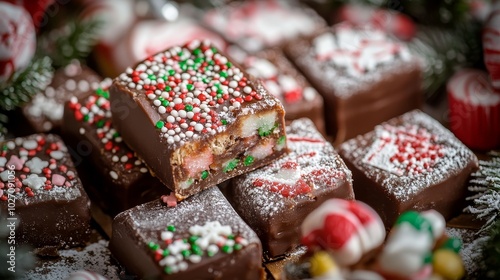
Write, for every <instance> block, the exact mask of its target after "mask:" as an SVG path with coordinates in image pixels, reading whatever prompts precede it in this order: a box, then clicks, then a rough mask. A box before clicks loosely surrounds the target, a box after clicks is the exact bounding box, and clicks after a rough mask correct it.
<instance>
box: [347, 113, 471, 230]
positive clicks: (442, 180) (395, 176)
mask: <svg viewBox="0 0 500 280" xmlns="http://www.w3.org/2000/svg"><path fill="white" fill-rule="evenodd" d="M339 154H340V155H341V156H342V158H343V159H344V160H345V162H346V164H347V166H348V167H349V169H350V170H351V171H352V174H353V180H354V193H355V194H356V199H358V200H361V201H364V202H366V203H368V204H369V205H370V206H372V207H373V208H374V209H375V210H376V211H377V212H378V213H379V214H380V216H381V217H382V220H383V221H384V223H385V225H386V227H390V226H391V225H392V224H393V223H394V221H395V220H396V218H397V217H398V215H400V214H401V213H402V212H404V211H406V210H417V211H424V210H428V209H435V210H437V211H439V212H440V213H441V214H442V215H443V216H444V217H445V218H446V219H449V218H451V217H452V216H453V215H454V214H457V213H459V212H460V211H461V209H463V206H464V204H465V197H466V195H467V187H466V184H467V180H468V178H469V175H470V174H471V173H472V172H473V171H475V170H477V168H478V161H477V158H476V156H475V155H474V153H473V152H472V151H471V150H469V149H468V148H467V147H466V146H465V145H463V144H462V143H461V142H460V141H459V140H458V139H457V138H455V136H454V135H453V134H452V133H451V132H450V131H448V130H447V129H446V128H444V127H443V126H442V125H441V124H439V122H437V121H436V120H434V119H432V118H431V117H430V116H428V115H426V114H425V113H423V112H421V111H419V110H413V111H411V112H408V113H406V114H404V115H401V116H399V117H396V118H393V119H391V120H389V121H388V122H385V123H382V124H380V125H378V126H377V127H376V128H375V130H374V131H370V132H368V133H366V134H364V135H360V136H358V137H356V138H354V139H351V140H349V141H347V142H345V143H343V144H342V145H341V146H340V150H339Z"/></svg>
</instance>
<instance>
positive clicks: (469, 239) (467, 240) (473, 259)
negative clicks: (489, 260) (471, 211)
mask: <svg viewBox="0 0 500 280" xmlns="http://www.w3.org/2000/svg"><path fill="white" fill-rule="evenodd" d="M446 235H448V236H449V237H457V238H459V239H460V240H462V243H463V245H462V249H461V250H460V256H461V257H462V261H463V263H464V267H465V270H466V271H467V275H468V276H469V279H474V275H475V273H477V272H478V269H479V267H478V264H479V263H480V260H481V257H482V255H481V254H482V253H481V252H482V250H481V246H482V244H483V242H485V241H486V240H487V239H488V237H487V236H478V235H477V234H476V231H475V230H471V229H461V228H446Z"/></svg>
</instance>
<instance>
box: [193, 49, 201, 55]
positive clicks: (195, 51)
mask: <svg viewBox="0 0 500 280" xmlns="http://www.w3.org/2000/svg"><path fill="white" fill-rule="evenodd" d="M193 54H194V55H196V56H198V55H199V54H201V50H200V49H194V50H193Z"/></svg>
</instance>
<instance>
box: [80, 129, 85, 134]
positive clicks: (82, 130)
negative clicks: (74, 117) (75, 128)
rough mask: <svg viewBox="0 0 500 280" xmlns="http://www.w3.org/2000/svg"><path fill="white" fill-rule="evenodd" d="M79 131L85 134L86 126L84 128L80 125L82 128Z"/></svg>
mask: <svg viewBox="0 0 500 280" xmlns="http://www.w3.org/2000/svg"><path fill="white" fill-rule="evenodd" d="M79 132H80V134H82V135H83V134H85V128H83V127H80V130H79Z"/></svg>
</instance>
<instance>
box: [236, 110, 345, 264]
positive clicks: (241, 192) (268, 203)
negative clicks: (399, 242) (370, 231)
mask: <svg viewBox="0 0 500 280" xmlns="http://www.w3.org/2000/svg"><path fill="white" fill-rule="evenodd" d="M286 132H287V137H288V147H289V150H290V153H289V154H288V155H286V156H285V157H283V158H281V159H279V160H277V161H275V162H273V163H271V164H269V165H267V166H264V167H262V168H259V169H257V170H255V171H253V172H250V173H247V174H244V175H241V176H239V177H237V178H235V179H233V180H232V181H231V184H232V185H231V186H230V187H228V188H227V192H228V194H227V197H228V199H229V200H230V202H231V204H232V205H233V206H234V208H235V210H236V211H237V212H238V214H239V215H240V216H241V217H242V218H243V220H245V222H247V223H248V225H250V227H251V228H252V229H253V230H255V232H256V233H257V235H258V236H259V238H260V240H261V241H262V245H263V247H264V251H265V252H266V255H267V257H269V258H275V257H277V256H280V255H283V254H285V253H287V252H289V251H291V250H293V249H295V248H296V247H297V246H299V245H300V237H301V234H300V225H301V224H302V221H303V220H304V218H305V217H306V216H307V215H308V214H309V213H310V212H311V211H313V210H314V209H316V208H317V207H318V206H319V205H321V204H322V203H323V202H324V201H326V200H328V199H330V198H343V199H349V200H351V199H354V193H353V188H352V175H351V171H349V169H347V167H346V165H345V163H344V161H343V160H342V159H341V158H340V156H339V155H338V154H337V152H336V151H335V150H334V149H333V147H332V145H331V144H330V143H328V142H327V141H325V139H324V138H323V137H322V136H321V134H320V133H319V132H318V131H317V130H316V129H315V128H314V124H313V123H312V121H311V120H309V119H306V118H303V119H299V120H295V121H293V122H292V123H291V124H290V125H289V126H287V131H286Z"/></svg>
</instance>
